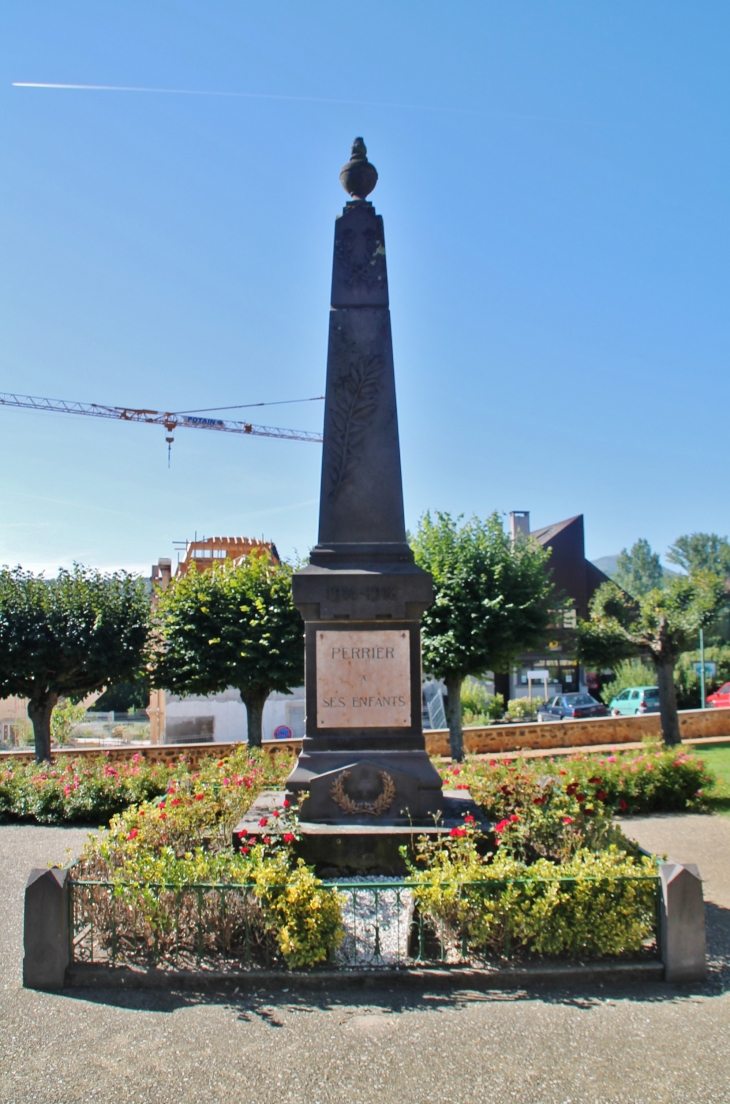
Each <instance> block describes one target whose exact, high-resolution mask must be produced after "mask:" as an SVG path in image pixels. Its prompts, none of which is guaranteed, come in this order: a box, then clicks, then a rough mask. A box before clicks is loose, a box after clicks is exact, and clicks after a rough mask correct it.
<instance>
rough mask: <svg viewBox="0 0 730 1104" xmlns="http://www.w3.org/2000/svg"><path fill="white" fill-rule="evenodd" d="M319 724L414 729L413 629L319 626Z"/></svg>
mask: <svg viewBox="0 0 730 1104" xmlns="http://www.w3.org/2000/svg"><path fill="white" fill-rule="evenodd" d="M316 651H317V676H316V678H317V725H318V726H320V727H322V728H409V727H410V724H411V670H410V668H411V648H410V633H409V632H408V631H407V630H403V629H400V630H398V629H380V628H372V629H359V630H351V631H347V630H345V631H342V630H340V631H336V632H332V631H328V630H322V629H317V633H316Z"/></svg>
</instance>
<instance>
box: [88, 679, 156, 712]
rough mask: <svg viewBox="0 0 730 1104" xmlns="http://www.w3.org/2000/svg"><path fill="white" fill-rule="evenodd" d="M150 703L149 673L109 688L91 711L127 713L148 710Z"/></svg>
mask: <svg viewBox="0 0 730 1104" xmlns="http://www.w3.org/2000/svg"><path fill="white" fill-rule="evenodd" d="M149 701H150V679H149V674H148V672H147V671H140V673H139V674H138V675H137V676H136V677H135V678H133V679H128V680H127V681H125V682H117V683H115V684H114V686H107V688H106V690H105V691H104V693H103V694H102V695H101V697H100V698H97V699H96V701H95V702H94V704H93V706H91V711H92V712H95V713H127V712H129V711H130V710H132V711H138V710H142V709H146V708H147V706H148V705H149Z"/></svg>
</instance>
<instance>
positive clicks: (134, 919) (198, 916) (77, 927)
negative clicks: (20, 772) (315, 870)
mask: <svg viewBox="0 0 730 1104" xmlns="http://www.w3.org/2000/svg"><path fill="white" fill-rule="evenodd" d="M541 881H544V882H548V881H550V882H552V883H554V882H556V881H557V882H559V883H560V885H561V887H562V888H565V887H570V886H577V885H578V883H579V882H580V883H581V884H583V885H585V883H586V882H590V881H594V882H596V883H604V889H605V888H606V887H608V889H609V893H614V894H616V895H618V894H620V893H621V887H622V886H623V885H624V884H625V883H627V882H644V883H653V885H652V892H653V893H654V900H655V902H656V916H655V921H654V925H653V932H652V939H653V941H654V942H653V948H652V946H651V941H649V943H648V944H647V946H646V948H645V951H646V952H647V953H652V949H653V951H654V953H656V954H657V955H658V954H659V946H658V936H659V925H658V922H657V919H658V901H659V879H658V878H657V877H656V876H653V875H635V876H623V877H614V878H611V877H603V878H594V879H590V878H581V879H576V878H560V879H512V880H510V881H509V882H507V881H497V880H485V881H481V882H472V883H464V884H461V885H459V886H458V887H455V895H454V900H455V903H456V906H457V907H455V909H454V912H455V914H458V912H459V909H458V905H459V904H460V903H462V902H467V899H468V906H469V907H470V908H471V909H472V911H473V910H474V909H477V910H478V909H479V908H480V907H487V906H488V904H489V902H490V901H495V900H496V899H497V898H498V897H499V895H500V894H501V893H502V892H503V891H504V889H505V887H507V886H523V887H526V886H530V887H531V888H532V889H533V890H534V887H535V884H536V883H539V882H541ZM323 885H324V886H326V887H327V888H328V889H330V890H331V891H332V892H333V893H337V894H339V897H340V909H341V915H342V926H343V928H344V938H343V939H342V942H341V943H340V945H339V946H338V948H337V949H336V950H335V951H334V953H333V955H332V957H331V959H330V961H329V962H328V963H327V964H326V965H327V966H328V967H329V968H330V969H331V968H333V967H334V968H340V969H363V968H369V969H372V968H377V967H382V968H392V967H408V966H419V965H439V966H455V965H464V964H465V963H471V964H474V963H475V962H479V961H480V960H483V959H484V952H483V950H482V951H480V950H479V949H475V947H474V946H473V945H472V943H471V940H470V936H469V929H468V925H467V924H466V923H464V924H463V925H462V926H460V925H459V924H458V923H457V924H455V923H453V921H451V922H450V921H447V920H438V919H436V918H434V917H433V916H430V915H429V914H428V912H427V911H426V910H425V909H424V908H421V907H419V905H418V901H419V896H420V893H421V892H423V888H424V887H423V886H421V887H419V886H418V885H416V884H414V883H412V882H408V881H405V880H398V879H377V880H372V881H367V880H365V879H355V880H352V881H326V882H323ZM70 891H71V892H70V897H69V900H70V909H71V916H70V925H69V927H70V935H71V944H72V961H73V962H74V963H76V964H79V963H105V964H107V965H110V966H125V965H126V966H129V965H136V966H163V967H167V968H170V969H198V970H206V969H216V970H226V969H230V970H231V971H235V970H236V969H240V968H241V967H245V968H254V969H255V968H263V969H266V968H269V969H271V968H277V967H280V968H285V967H286V963H285V962H284V959H283V957H282V955H281V953H280V951H279V948H278V945H277V941H276V938H275V932H273V931H272V930H271V928H270V925H269V924H268V923H267V918H266V915H265V912H264V908H263V906H262V903H261V900H260V898H259V896H258V895H257V893H256V891H255V889H254V887H253V886H250V885H234V884H218V885H213V884H198V885H185V886H182V887H180V886H174V885H166V884H152V883H150V884H146V885H144V886H142V885H132V884H124V883H122V884H119V883H117V884H115V883H112V882H105V881H91V880H74V879H72V880H71V882H70ZM511 953H512V947H511V945H510V940H509V934H507V937H506V940H505V942H504V945H503V947H502V955H503V956H504V957H510V955H511Z"/></svg>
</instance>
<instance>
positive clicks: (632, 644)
mask: <svg viewBox="0 0 730 1104" xmlns="http://www.w3.org/2000/svg"><path fill="white" fill-rule="evenodd" d="M725 602H726V595H725V588H724V585H723V582H722V580H721V579H720V578H719V577H718V576H717V575H715V574H713V573H712V572H709V571H700V572H697V573H696V574H694V575H690V576H684V575H682V576H677V577H676V578H674V579H671V580H670V581H669V582H667V583H666V585H665V586H664V587H663V589H661V590H659V589H655V590H650V591H649V592H648V593H647V594H644V595H642V596H641V597H640V598H632V597H630V595H628V594H626V593H625V591H622V590H621V589H620V588H619V587H617V586H616V584H615V583H604V584H603V585H602V586H601V587H599V588H598V590H597V591H596V593H595V594H594V596H593V600H592V601H591V607H590V620H589V621H583V622H581V624H580V626H579V653H580V656H581V658H582V659H583V660H584V661H585V662H587V663H591V664H596V665H598V666H611V665H612V664H614V663H616V662H618V661H619V660H622V659H628V658H630V657H631V656H641V657H642V658H643V659H648V660H650V661H651V663H652V664H653V665H654V670H655V671H656V680H657V686H658V687H659V712H660V715H661V725H662V739H663V740H664V743H665V744H678V743H680V741H681V736H680V732H679V717H678V715H677V696H676V691H675V686H674V666H675V663H676V662H677V658H678V657H679V654H680V653H681V652H683V651H685V650H686V649H687V648H688V647H689V646H691V644H692V643H694V641H695V640H696V638H697V633H698V632H699V630H700V629H701V628H703V627H704V626H705V625H708V624H709V623H710V622H711V621H712V620H714V618H715V617H717V615H718V613H719V612H720V610H721V609H722V607H723V606H724V605H725Z"/></svg>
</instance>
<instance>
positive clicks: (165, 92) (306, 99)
mask: <svg viewBox="0 0 730 1104" xmlns="http://www.w3.org/2000/svg"><path fill="white" fill-rule="evenodd" d="M12 87H13V88H46V89H49V88H52V89H59V88H60V89H65V90H71V91H75V92H152V93H157V94H158V95H161V96H225V97H228V98H230V99H243V100H288V101H290V102H293V103H311V104H342V105H344V106H346V107H391V108H392V107H397V108H404V109H406V110H408V111H447V112H451V113H456V114H459V115H493V116H495V117H497V118H501V119H525V120H530V121H537V122H556V120H555V119H551V118H549V117H547V116H544V115H520V114H516V113H513V112H508V111H486V110H483V109H481V108H470V107H439V106H438V105H429V104H406V103H381V102H379V101H375V100H335V99H328V98H326V97H325V96H282V95H277V94H276V93H271V92H208V91H205V90H203V89H200V88H144V87H138V86H137V85H126V84H51V83H50V82H45V81H13V82H12ZM557 121H559V120H557Z"/></svg>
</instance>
